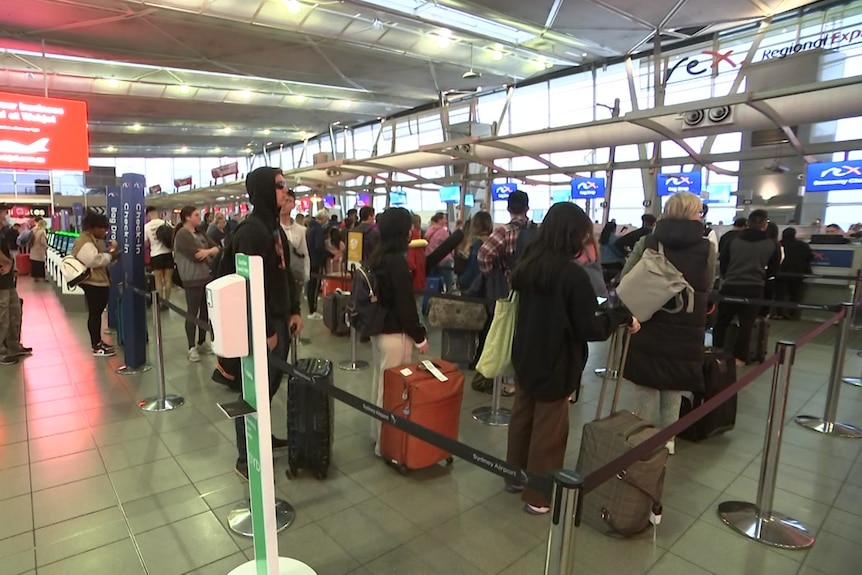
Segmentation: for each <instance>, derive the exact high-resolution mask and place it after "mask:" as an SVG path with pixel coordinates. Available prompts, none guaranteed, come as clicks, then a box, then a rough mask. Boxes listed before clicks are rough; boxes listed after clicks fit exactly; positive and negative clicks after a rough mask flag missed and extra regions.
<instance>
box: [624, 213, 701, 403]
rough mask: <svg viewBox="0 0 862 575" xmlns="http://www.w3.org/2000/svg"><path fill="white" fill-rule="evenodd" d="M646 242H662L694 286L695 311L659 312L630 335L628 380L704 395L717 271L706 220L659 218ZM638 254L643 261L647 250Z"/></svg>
mask: <svg viewBox="0 0 862 575" xmlns="http://www.w3.org/2000/svg"><path fill="white" fill-rule="evenodd" d="M643 242H644V246H643V247H645V248H652V249H658V242H661V243H662V245H663V246H664V251H665V256H667V258H668V259H669V260H670V262H671V263H672V264H673V265H674V266H676V268H677V269H678V270H679V271H681V272H682V275H683V276H684V277H685V279H686V281H688V283H689V284H691V287H693V288H694V291H695V295H694V311H693V312H692V313H686V312H685V311H684V310H683V311H682V312H680V313H673V314H672V313H664V312H661V311H659V312H657V313H656V314H655V315H653V316H652V318H651V319H650V320H649V321H646V322H644V323H643V324H642V325H641V330H640V331H639V332H638V333H636V334H634V335H633V336H632V339H631V344H630V346H629V356H628V361H627V362H626V365H625V370H624V373H625V378H626V379H628V380H629V381H631V382H633V383H635V384H637V385H643V386H645V387H651V388H653V389H660V390H669V389H674V390H679V391H692V392H695V393H700V392H702V391H703V389H704V385H703V348H704V346H703V338H704V333H705V331H706V312H707V298H708V296H709V291H710V289H711V287H712V277H713V275H714V272H713V271H712V270H714V269H715V259H714V255H712V256H711V253H714V248H713V247H712V244H711V243H710V241H709V240H708V239H706V238H704V237H703V224H702V223H701V222H697V221H693V220H660V221H659V222H658V224H657V225H656V229H655V232H653V234H652V235H650V236H647V237H646V238H645V239H644V240H643ZM635 252H636V254H637V256H636V257H637V258H638V259H639V258H640V254H641V253H643V250H642V249H636V250H635ZM633 257H635V254H633ZM710 261H711V262H712V267H711V268H710V265H709V262H710ZM635 263H636V262H635ZM632 265H633V264H632ZM628 269H630V265H628V264H627V265H626V271H627V270H628Z"/></svg>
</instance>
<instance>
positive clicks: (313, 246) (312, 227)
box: [305, 210, 329, 320]
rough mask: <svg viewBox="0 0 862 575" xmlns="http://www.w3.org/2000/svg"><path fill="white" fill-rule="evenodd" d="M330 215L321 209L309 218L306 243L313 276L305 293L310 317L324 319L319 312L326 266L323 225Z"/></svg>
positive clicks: (306, 286)
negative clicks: (319, 298)
mask: <svg viewBox="0 0 862 575" xmlns="http://www.w3.org/2000/svg"><path fill="white" fill-rule="evenodd" d="M328 217H329V212H327V211H326V210H320V211H319V212H317V216H315V217H314V219H310V220H308V230H306V232H305V243H306V244H308V259H309V261H310V262H311V272H310V273H311V277H310V278H309V279H308V283H307V284H306V285H305V295H306V297H307V298H308V319H318V320H319V319H323V316H322V315H321V314H319V313H318V312H317V299H318V297H319V296H320V284H321V282H322V281H323V280H322V279H321V278H322V276H323V268H324V266H326V256H327V251H326V230H325V228H324V227H323V225H324V224H325V223H326V219H327V218H328Z"/></svg>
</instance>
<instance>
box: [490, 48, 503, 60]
mask: <svg viewBox="0 0 862 575" xmlns="http://www.w3.org/2000/svg"><path fill="white" fill-rule="evenodd" d="M491 58H492V59H493V60H496V61H498V62H499V61H500V60H502V59H503V51H502V50H500V49H499V48H497V47H496V46H495V47H493V48H491Z"/></svg>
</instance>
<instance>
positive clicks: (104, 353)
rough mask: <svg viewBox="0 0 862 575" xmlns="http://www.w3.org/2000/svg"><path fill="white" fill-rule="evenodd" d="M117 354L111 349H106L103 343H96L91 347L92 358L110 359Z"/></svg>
mask: <svg viewBox="0 0 862 575" xmlns="http://www.w3.org/2000/svg"><path fill="white" fill-rule="evenodd" d="M116 354H117V352H116V350H115V349H114V348H113V347H108V346H106V345H105V344H103V343H97V344H96V345H94V346H93V356H95V357H111V356H114V355H116Z"/></svg>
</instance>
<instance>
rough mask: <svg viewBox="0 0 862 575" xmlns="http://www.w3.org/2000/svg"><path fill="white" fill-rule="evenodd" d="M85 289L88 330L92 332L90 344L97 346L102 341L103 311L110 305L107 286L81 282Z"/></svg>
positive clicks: (82, 287)
mask: <svg viewBox="0 0 862 575" xmlns="http://www.w3.org/2000/svg"><path fill="white" fill-rule="evenodd" d="M81 289H82V290H84V301H86V302H87V331H88V332H90V345H92V346H95V345H96V344H97V343H100V342H101V341H102V333H101V332H102V313H103V312H104V311H105V308H106V307H108V294H109V293H110V289H111V288H109V287H107V286H91V285H87V284H81Z"/></svg>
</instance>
